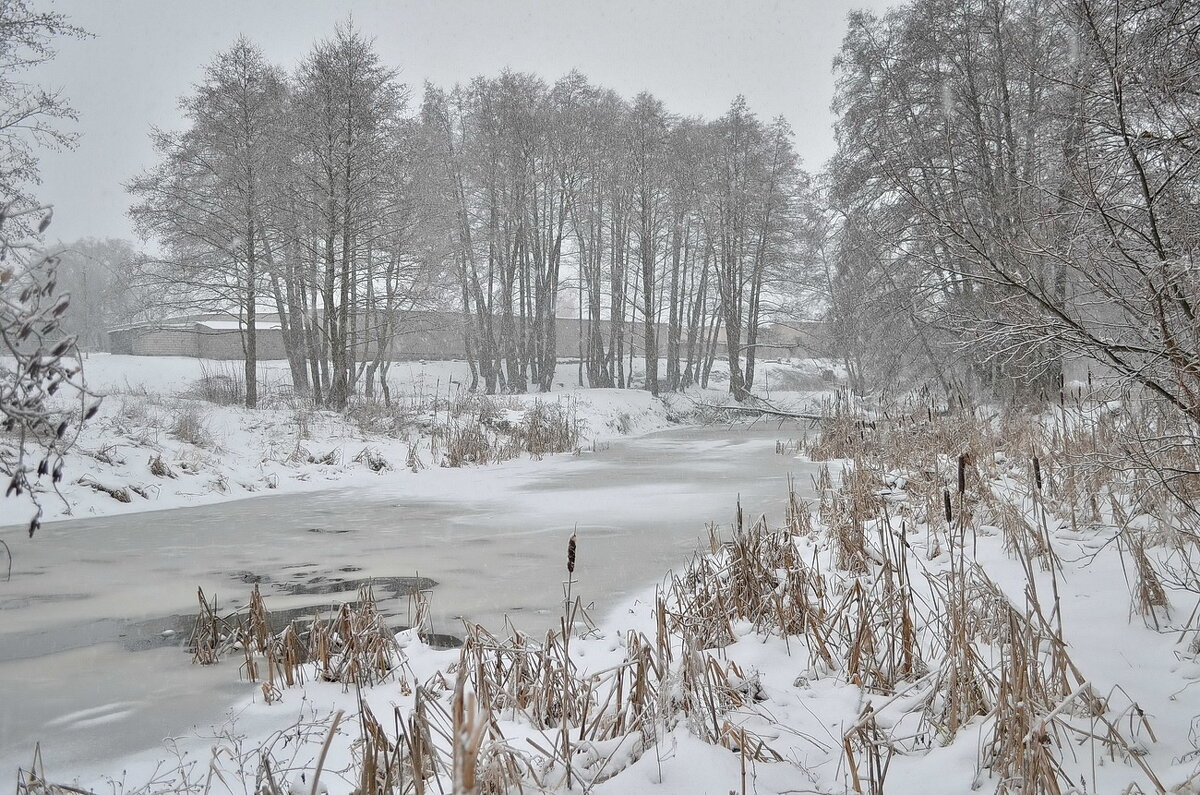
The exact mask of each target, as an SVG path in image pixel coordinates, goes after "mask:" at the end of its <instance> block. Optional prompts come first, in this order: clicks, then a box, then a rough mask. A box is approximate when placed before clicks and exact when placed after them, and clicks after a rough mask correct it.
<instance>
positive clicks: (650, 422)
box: [0, 354, 829, 528]
mask: <svg viewBox="0 0 1200 795" xmlns="http://www.w3.org/2000/svg"><path fill="white" fill-rule="evenodd" d="M825 366H826V365H825V364H824V363H822V362H817V361H811V360H802V361H796V362H787V363H779V362H764V363H761V364H760V376H759V379H760V383H761V384H763V385H764V390H763V394H764V396H766V397H769V398H771V399H772V400H774V401H780V402H782V403H783V404H786V405H798V404H805V403H808V402H811V401H813V400H815V399H820V398H821V397H822V396H825V395H828V394H829V393H828V385H827V384H823V383H822V382H821V380H820V377H819V376H820V370H821V369H823V368H824V367H825ZM83 367H84V376H85V379H86V382H87V385H88V387H89V389H90V390H92V391H93V392H95V393H96V394H98V395H101V396H103V397H104V400H103V403H102V404H101V408H100V412H99V414H98V415H97V416H96V417H95V418H94V419H93V420H92V421H91V422H89V423H88V424H87V425H86V426H85V427H84V429H83V433H82V435H81V437H80V438H79V441H78V443H77V445H76V447H75V449H74V450H73V451H72V453H71V455H70V456H69V459H68V463H67V467H66V477H65V479H64V482H63V483H62V484H61V485H60V487H59V488H60V490H61V492H62V495H63V497H64V498H65V499H58V498H57V497H56V496H55V495H53V494H52V493H43V495H42V500H41V502H42V505H43V509H44V521H53V520H55V519H63V518H79V517H86V516H107V515H112V514H123V513H131V512H137V511H146V510H159V509H167V508H175V507H181V506H188V505H201V504H209V503H214V502H223V501H227V500H230V499H239V498H243V497H248V496H253V495H257V494H269V493H277V494H295V493H300V492H311V491H318V490H322V489H327V488H332V487H335V486H367V485H373V484H377V483H378V482H379V481H380V480H391V479H404V478H406V477H408V476H410V475H411V474H412V472H411V470H413V469H416V470H418V471H420V470H427V469H436V468H439V467H440V466H442V465H443V464H444V463H445V455H444V450H442V449H439V450H434V449H432V448H431V444H430V430H431V428H433V427H435V426H437V425H438V424H439V423H441V424H445V423H447V422H448V421H449V414H448V408H450V407H456V408H455V410H458V411H462V412H463V416H462V420H463V421H464V422H465V421H467V420H469V419H471V417H470V409H469V407H468V408H467V409H463V408H461V406H462V404H463V402H464V401H465V400H467V399H468V398H467V393H466V391H465V389H464V384H467V383H469V376H468V371H467V366H466V364H465V363H464V362H454V361H429V362H397V363H395V364H394V365H393V366H392V370H391V375H390V378H389V381H390V383H391V384H392V397H393V404H394V409H392V410H391V411H387V412H385V411H383V410H382V409H379V408H375V409H370V410H369V409H367V408H362V409H359V410H357V411H352V412H351V413H350V415H349V416H346V415H342V414H339V413H335V412H329V411H317V410H314V409H312V408H311V407H310V406H307V405H305V403H304V402H303V401H300V400H297V399H296V398H295V397H294V396H293V395H292V393H291V389H290V377H289V374H288V369H287V363H286V362H283V361H267V362H263V363H261V364H260V366H259V383H260V386H259V393H260V406H261V407H260V408H257V409H254V410H249V409H245V408H243V407H241V406H239V405H219V404H217V403H213V402H211V401H209V400H205V399H204V395H206V394H208V395H211V394H212V393H213V392H219V391H221V388H222V387H223V386H224V385H225V384H229V383H234V382H237V381H238V380H239V379H240V377H241V376H240V373H239V368H240V367H241V365H240V363H234V362H216V361H207V360H201V359H193V358H187V357H148V356H119V355H108V354H90V355H88V356H87V358H86V359H85V360H84V362H83ZM725 382H726V379H724V378H723V374H722V372H721V369H720V366H719V365H718V366H717V368H716V370H715V372H714V376H713V379H712V382H711V384H710V389H709V390H706V391H701V390H694V391H692V392H690V393H688V394H686V395H673V396H669V397H668V398H667V399H665V400H656V399H652V398H651V397H650V395H649V394H648V393H647V392H645V391H642V390H637V389H582V388H580V387H578V386H577V384H578V374H577V365H575V364H568V363H564V364H561V365H560V366H559V369H558V373H557V378H556V380H555V389H554V391H552V392H551V393H549V394H524V395H511V396H508V395H506V396H498V397H494V398H491V399H490V401H491V403H492V404H493V405H494V406H496V407H498V408H499V410H500V411H501V412H502V413H503V414H504V415H505V416H506V417H507V418H508V419H510V420H511V421H513V422H519V421H520V418H521V415H522V413H523V412H524V410H525V409H527V408H528V407H530V406H533V405H534V404H536V403H539V402H540V403H543V404H547V405H551V406H561V407H563V408H564V410H566V411H569V413H570V415H571V417H572V418H573V419H575V420H577V421H578V423H579V428H580V432H581V435H580V440H579V447H580V449H591V448H592V447H593V446H595V445H603V444H605V443H607V442H609V441H611V440H612V439H614V438H619V437H621V436H628V435H631V434H641V433H647V432H650V431H654V430H660V429H663V428H667V427H670V426H672V425H678V424H680V423H681V422H688V421H690V418H691V416H692V414H693V413H694V411H695V408H696V404H697V403H717V404H719V403H721V402H723V401H725V400H726V399H727V396H726V391H727V389H726V387H725ZM372 461H374V462H375V467H376V468H373V467H372V465H371V462H372ZM160 463H161V465H162V466H161V467H159V466H158V464H160ZM381 465H382V466H381ZM43 485H44V484H43ZM32 515H33V508H32V507H31V506H29V505H27V504H24V503H21V502H19V501H14V500H6V501H4V502H2V503H0V528H3V527H4V525H8V524H12V525H16V524H23V523H27V522H28V518H29V517H31V516H32Z"/></svg>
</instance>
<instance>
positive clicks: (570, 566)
mask: <svg viewBox="0 0 1200 795" xmlns="http://www.w3.org/2000/svg"><path fill="white" fill-rule="evenodd" d="M567 573H568V574H574V573H575V534H574V533H571V540H570V541H568V542H567Z"/></svg>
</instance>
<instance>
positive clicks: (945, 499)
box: [942, 489, 954, 524]
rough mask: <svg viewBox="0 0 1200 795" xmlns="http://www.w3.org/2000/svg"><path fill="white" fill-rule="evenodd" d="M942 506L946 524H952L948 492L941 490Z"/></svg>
mask: <svg viewBox="0 0 1200 795" xmlns="http://www.w3.org/2000/svg"><path fill="white" fill-rule="evenodd" d="M942 506H943V507H944V508H945V509H946V524H953V522H954V511H953V509H952V508H951V507H950V490H949V489H942Z"/></svg>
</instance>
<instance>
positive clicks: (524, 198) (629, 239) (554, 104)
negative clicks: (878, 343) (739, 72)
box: [422, 73, 807, 399]
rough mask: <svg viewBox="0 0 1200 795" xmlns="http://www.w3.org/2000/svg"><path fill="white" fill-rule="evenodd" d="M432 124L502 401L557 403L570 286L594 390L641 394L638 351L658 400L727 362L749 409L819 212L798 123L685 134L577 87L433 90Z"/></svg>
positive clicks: (492, 82) (485, 373) (425, 113)
mask: <svg viewBox="0 0 1200 795" xmlns="http://www.w3.org/2000/svg"><path fill="white" fill-rule="evenodd" d="M422 120H423V123H424V126H425V129H426V131H427V132H428V134H430V136H431V138H430V140H431V143H432V144H433V145H434V146H435V147H437V148H440V152H439V154H440V158H439V169H440V173H439V175H438V176H439V177H440V179H441V184H440V186H439V188H438V190H437V191H436V194H437V195H439V196H441V197H443V199H448V200H449V204H448V206H447V210H446V211H445V212H444V213H443V214H442V217H444V218H448V219H452V221H453V223H452V230H451V239H452V241H453V242H452V254H451V258H452V261H453V263H454V265H455V266H456V269H457V272H458V274H459V281H460V284H461V288H462V299H461V300H462V303H463V305H464V306H466V307H468V309H469V311H470V314H471V317H472V322H471V326H470V329H469V332H468V333H469V343H470V346H471V349H472V350H473V351H474V357H473V358H474V359H475V361H477V362H478V366H479V371H478V374H479V376H480V377H482V379H483V381H484V383H485V386H486V388H487V389H488V390H489V391H493V390H496V389H517V390H524V389H525V388H526V385H527V384H528V383H529V382H532V383H533V384H535V385H537V386H538V387H539V388H540V389H543V390H546V389H549V387H550V381H551V379H552V378H553V374H554V363H555V350H556V344H557V339H556V328H555V318H556V316H557V314H558V311H557V308H558V301H559V298H560V296H562V295H563V294H564V285H566V287H567V289H569V288H570V284H569V283H568V279H565V278H564V276H566V277H568V278H569V280H570V281H573V283H574V285H573V286H574V288H575V293H576V295H575V296H574V299H575V302H576V307H577V311H578V313H579V320H580V324H579V328H580V339H579V342H578V344H579V355H580V361H581V365H580V366H581V368H582V369H584V370H586V378H587V383H588V384H589V385H591V386H596V387H610V386H628V385H629V383H630V380H631V378H632V375H633V373H632V369H633V359H632V357H633V354H634V346H635V345H636V346H637V351H636V352H637V354H638V355H639V356H642V357H644V359H645V366H646V371H645V385H646V388H647V389H649V390H650V391H651V392H654V393H657V392H658V390H659V389H668V390H674V389H678V388H681V387H686V386H688V385H691V384H694V383H698V382H704V381H707V378H708V374H709V372H710V371H711V368H712V364H713V361H714V358H715V357H717V356H718V355H719V354H724V356H725V358H726V359H727V360H728V362H729V368H730V390H731V392H732V393H733V395H734V396H735V397H737V398H739V399H741V398H743V397H745V396H746V395H747V394H748V392H749V388H750V386H751V384H752V383H753V380H754V364H755V356H754V351H755V345H756V344H757V337H758V333H759V329H760V327H761V325H762V321H761V312H762V307H763V306H764V304H767V305H769V304H770V301H767V302H764V296H777V295H778V294H779V293H780V291H779V289H778V283H777V280H779V279H780V278H781V277H782V276H783V275H784V274H786V272H787V270H788V268H789V267H791V266H792V265H793V264H794V243H795V235H794V229H795V220H796V215H797V213H798V212H800V210H801V209H802V208H803V207H804V203H805V201H806V191H807V180H806V177H805V175H804V174H803V172H801V171H800V169H799V167H798V164H797V159H796V156H795V154H794V152H793V151H792V144H791V131H790V129H789V128H788V127H787V125H786V123H785V122H783V121H782V120H777V121H775V122H773V123H771V124H769V125H768V124H764V123H762V122H761V121H759V120H758V119H757V118H756V117H755V116H754V114H753V113H752V112H751V111H750V109H749V108H748V107H747V106H746V103H745V101H744V100H742V99H741V98H738V99H736V100H735V101H734V102H733V104H732V105H731V107H730V109H729V111H728V112H727V113H726V114H725V115H724V116H722V117H721V118H719V119H716V120H714V121H708V122H705V121H702V120H698V119H685V118H679V117H677V116H673V115H671V114H669V113H668V112H667V110H666V109H665V108H664V106H663V104H662V103H661V102H660V101H658V100H657V99H655V98H654V97H652V96H650V95H649V94H645V93H643V94H640V95H638V96H637V97H635V98H634V99H633V100H632V101H631V102H630V101H625V100H623V99H621V98H620V97H618V96H617V95H616V94H615V93H614V92H612V91H609V90H605V89H602V88H599V87H596V86H593V85H591V84H589V83H588V82H587V81H586V80H585V79H584V78H583V77H582V76H581V75H579V74H577V73H573V74H570V75H568V76H567V77H565V78H563V79H562V80H560V81H558V82H557V83H556V84H554V85H553V86H547V85H546V84H545V83H543V82H542V81H541V80H539V79H537V78H535V77H532V76H530V75H523V74H512V73H506V74H503V75H501V76H500V77H499V78H497V79H482V78H481V79H478V80H475V81H474V82H472V83H471V84H470V85H468V86H465V87H459V88H457V89H455V91H454V92H452V93H451V94H449V95H447V94H446V93H444V92H441V91H438V90H437V89H433V88H429V89H428V90H427V92H426V100H425V104H424V107H423V109H422ZM773 280H776V281H775V282H774V283H773ZM773 284H774V286H773ZM722 341H723V350H719V348H720V347H721V342H722ZM660 364H661V365H663V366H664V368H665V369H664V370H662V371H660Z"/></svg>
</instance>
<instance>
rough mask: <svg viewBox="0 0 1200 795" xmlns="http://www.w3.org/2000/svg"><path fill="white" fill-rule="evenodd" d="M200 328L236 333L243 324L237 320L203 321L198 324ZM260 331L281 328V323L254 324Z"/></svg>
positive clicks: (260, 322) (259, 322)
mask: <svg viewBox="0 0 1200 795" xmlns="http://www.w3.org/2000/svg"><path fill="white" fill-rule="evenodd" d="M196 325H197V326H199V327H200V328H206V329H212V330H213V331H236V330H237V329H238V328H240V327H241V324H240V323H239V322H238V321H236V320H201V321H199V322H197V323H196ZM254 327H255V328H256V329H258V330H260V331H261V330H264V329H266V330H272V329H278V328H280V325H279V323H264V322H262V321H258V322H256V323H255V324H254Z"/></svg>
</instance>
